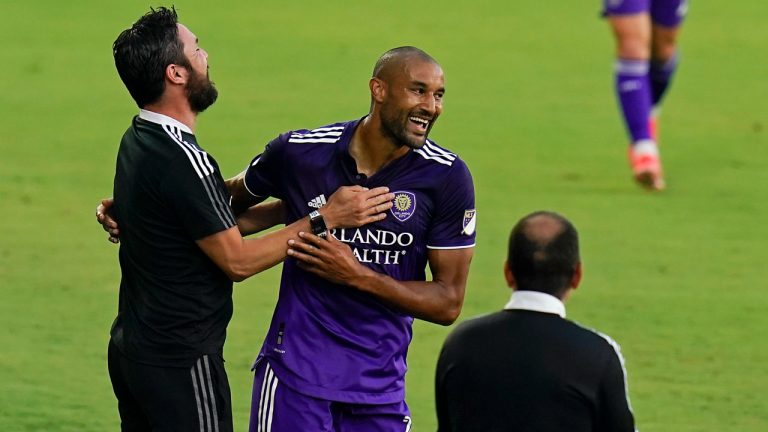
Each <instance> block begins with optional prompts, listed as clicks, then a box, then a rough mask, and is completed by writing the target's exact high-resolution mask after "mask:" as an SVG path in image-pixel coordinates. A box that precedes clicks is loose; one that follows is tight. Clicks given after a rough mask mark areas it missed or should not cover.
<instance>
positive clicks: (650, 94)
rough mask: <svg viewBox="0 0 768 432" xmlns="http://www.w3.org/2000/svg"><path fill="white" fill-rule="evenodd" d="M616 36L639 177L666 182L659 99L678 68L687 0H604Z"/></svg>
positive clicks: (622, 100) (657, 184)
mask: <svg viewBox="0 0 768 432" xmlns="http://www.w3.org/2000/svg"><path fill="white" fill-rule="evenodd" d="M603 6H604V9H603V15H605V16H606V17H607V19H608V21H609V22H610V24H611V28H612V30H613V35H614V38H615V39H616V68H615V77H616V80H615V82H616V94H617V95H618V99H619V104H620V105H621V111H622V114H623V116H624V122H625V124H626V126H627V129H628V131H629V135H630V139H631V142H630V148H629V161H630V164H631V166H632V171H633V175H634V177H635V180H636V181H637V182H638V183H639V184H640V185H642V186H644V187H646V188H648V189H651V190H662V189H664V187H665V183H664V176H663V173H662V169H661V159H660V158H659V149H658V133H657V116H658V111H659V104H660V103H661V99H662V97H663V96H664V93H665V92H666V90H667V88H668V86H669V83H670V80H671V78H672V75H673V74H674V72H675V69H676V68H677V35H678V32H679V29H680V24H681V23H682V21H683V18H684V17H685V14H686V12H687V10H688V1H687V0H603Z"/></svg>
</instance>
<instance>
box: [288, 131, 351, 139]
mask: <svg viewBox="0 0 768 432" xmlns="http://www.w3.org/2000/svg"><path fill="white" fill-rule="evenodd" d="M342 132H343V131H328V132H308V133H298V132H294V133H292V134H291V138H313V137H316V138H320V137H337V136H341V134H342Z"/></svg>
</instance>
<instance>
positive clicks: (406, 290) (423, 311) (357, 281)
mask: <svg viewBox="0 0 768 432" xmlns="http://www.w3.org/2000/svg"><path fill="white" fill-rule="evenodd" d="M349 285H350V286H352V287H354V288H356V289H358V290H360V291H363V292H366V293H369V294H371V295H373V296H374V297H376V298H377V299H379V300H380V301H381V302H382V303H385V304H388V305H389V306H391V307H394V308H396V309H398V310H400V311H402V312H405V313H407V314H409V315H411V316H413V317H414V318H418V319H421V320H424V321H429V322H432V323H435V324H441V325H450V324H452V323H453V322H454V321H456V318H458V317H459V313H460V312H461V307H462V305H463V303H464V288H463V287H461V288H458V287H455V286H449V285H448V284H446V283H444V282H441V281H429V282H427V281H398V280H396V279H393V278H391V277H389V276H387V275H384V274H381V273H377V272H375V271H373V270H371V269H369V268H367V267H364V266H362V265H361V271H360V274H359V275H358V276H357V277H354V278H352V279H350V281H349Z"/></svg>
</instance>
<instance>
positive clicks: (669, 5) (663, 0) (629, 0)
mask: <svg viewBox="0 0 768 432" xmlns="http://www.w3.org/2000/svg"><path fill="white" fill-rule="evenodd" d="M642 12H648V13H650V14H651V18H652V19H653V22H655V23H657V24H661V25H663V26H666V27H677V26H678V25H680V23H681V22H682V21H683V18H685V14H686V13H687V12H688V0H603V15H605V16H609V15H633V14H637V13H642Z"/></svg>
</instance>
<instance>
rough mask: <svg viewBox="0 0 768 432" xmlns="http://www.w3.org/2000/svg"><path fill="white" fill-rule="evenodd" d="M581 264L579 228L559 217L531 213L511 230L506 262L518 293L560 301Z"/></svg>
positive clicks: (548, 213)
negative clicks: (539, 294) (534, 293)
mask: <svg viewBox="0 0 768 432" xmlns="http://www.w3.org/2000/svg"><path fill="white" fill-rule="evenodd" d="M579 261H580V258H579V237H578V233H577V232H576V228H574V226H573V224H571V222H569V221H568V219H566V218H564V217H563V216H561V215H559V214H557V213H553V212H547V211H539V212H535V213H531V214H529V215H528V216H525V217H524V218H523V219H521V220H520V221H519V222H518V223H517V225H515V227H514V229H512V233H511V234H510V237H509V254H508V257H507V262H508V264H509V269H510V270H511V271H512V274H513V275H514V276H515V280H516V281H517V286H518V289H521V290H531V291H541V292H546V293H548V294H552V295H556V296H558V297H559V294H560V293H561V292H562V290H564V289H566V288H567V287H568V284H569V282H570V280H571V277H572V276H573V273H574V271H575V269H576V267H577V266H578V264H579Z"/></svg>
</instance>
